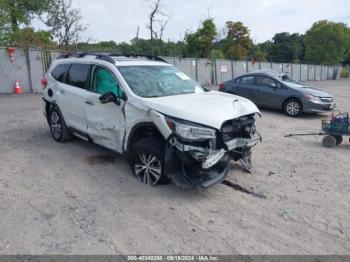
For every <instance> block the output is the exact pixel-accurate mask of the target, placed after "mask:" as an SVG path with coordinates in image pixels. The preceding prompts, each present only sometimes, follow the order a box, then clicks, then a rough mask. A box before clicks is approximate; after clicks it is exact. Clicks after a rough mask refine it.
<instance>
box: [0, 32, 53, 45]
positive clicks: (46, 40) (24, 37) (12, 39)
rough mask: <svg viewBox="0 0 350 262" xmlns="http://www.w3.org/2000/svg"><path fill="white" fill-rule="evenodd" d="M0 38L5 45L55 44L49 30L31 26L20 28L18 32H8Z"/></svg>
mask: <svg viewBox="0 0 350 262" xmlns="http://www.w3.org/2000/svg"><path fill="white" fill-rule="evenodd" d="M0 40H1V41H0V42H1V44H3V45H15V46H17V47H23V48H28V47H33V48H50V47H53V46H54V45H55V44H54V42H53V41H52V36H51V34H50V32H49V31H44V30H39V31H35V30H34V28H31V27H26V28H24V29H18V30H16V32H13V33H9V34H6V35H4V36H3V37H2V39H0Z"/></svg>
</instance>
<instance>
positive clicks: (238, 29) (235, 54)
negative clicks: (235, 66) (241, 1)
mask: <svg viewBox="0 0 350 262" xmlns="http://www.w3.org/2000/svg"><path fill="white" fill-rule="evenodd" d="M226 30H227V36H226V40H225V47H224V52H225V56H226V58H229V59H236V60H244V59H247V58H248V55H249V52H250V49H251V48H252V47H253V42H252V40H251V39H250V36H249V30H248V28H247V27H246V26H244V25H243V23H242V22H232V21H228V22H226Z"/></svg>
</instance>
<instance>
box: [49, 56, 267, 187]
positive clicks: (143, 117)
mask: <svg viewBox="0 0 350 262" xmlns="http://www.w3.org/2000/svg"><path fill="white" fill-rule="evenodd" d="M42 84H43V88H44V93H43V101H44V102H43V111H44V115H45V116H46V118H47V120H48V124H49V126H50V129H51V134H52V136H53V138H54V139H55V140H56V141H58V142H65V141H68V140H70V139H71V138H72V136H76V137H79V138H81V139H84V140H89V141H92V142H94V143H96V144H99V145H101V146H104V147H106V148H109V149H111V150H114V151H116V152H118V153H120V154H124V155H125V156H126V157H127V159H128V161H129V163H130V166H131V169H132V171H133V173H134V174H135V176H136V178H137V179H138V180H139V181H140V182H142V183H145V184H149V185H156V184H159V183H162V182H166V181H169V180H172V181H173V182H174V183H175V184H177V185H181V186H182V187H194V186H202V187H210V186H212V185H214V184H216V183H218V182H220V181H222V180H223V179H224V178H225V177H226V175H227V173H228V164H229V160H230V159H233V160H236V161H237V160H240V161H241V162H242V164H243V166H244V168H245V169H247V170H248V171H249V170H250V168H251V161H250V160H251V147H252V146H254V145H255V144H257V143H258V142H259V141H260V140H261V137H260V135H259V134H258V132H256V130H255V125H254V122H255V119H254V116H255V114H259V115H260V112H259V110H258V109H257V107H256V106H255V105H254V104H253V103H252V102H251V101H249V100H247V99H245V98H242V97H239V96H235V95H231V94H226V93H220V92H215V91H208V90H206V89H204V88H203V87H201V86H200V85H198V84H197V83H196V82H195V81H193V80H192V79H191V78H190V77H188V76H187V75H186V74H184V73H183V72H181V71H179V70H178V69H176V68H175V67H174V66H172V65H170V64H168V63H167V62H166V61H164V60H163V59H161V58H159V57H150V56H139V55H135V54H99V53H68V54H63V55H61V56H60V57H59V58H58V59H56V60H55V61H54V62H53V63H52V65H51V67H50V69H49V70H48V72H47V75H46V78H45V79H43V81H42Z"/></svg>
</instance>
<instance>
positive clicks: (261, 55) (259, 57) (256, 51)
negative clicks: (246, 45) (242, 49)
mask: <svg viewBox="0 0 350 262" xmlns="http://www.w3.org/2000/svg"><path fill="white" fill-rule="evenodd" d="M267 56H268V53H267V52H266V51H264V50H263V49H262V48H261V46H259V45H254V46H253V47H252V48H251V50H250V57H249V58H250V59H251V60H255V61H261V62H264V61H266V60H267Z"/></svg>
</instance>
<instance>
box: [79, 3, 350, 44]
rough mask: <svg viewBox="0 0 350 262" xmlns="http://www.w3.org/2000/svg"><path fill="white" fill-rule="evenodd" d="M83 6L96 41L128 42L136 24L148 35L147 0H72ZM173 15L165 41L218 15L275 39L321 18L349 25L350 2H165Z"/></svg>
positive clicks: (257, 36)
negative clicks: (280, 33)
mask: <svg viewBox="0 0 350 262" xmlns="http://www.w3.org/2000/svg"><path fill="white" fill-rule="evenodd" d="M73 2H74V4H75V5H79V7H80V9H81V11H82V15H83V19H84V22H85V23H86V24H88V25H89V29H88V31H87V32H86V36H89V37H90V38H91V39H92V40H95V41H105V40H114V41H116V42H121V41H126V42H128V41H130V39H132V38H134V37H135V35H136V31H137V26H140V37H143V38H148V37H149V33H148V31H147V29H146V24H147V14H148V12H149V9H148V8H147V2H146V1H145V0H73ZM162 2H163V10H164V12H166V13H169V14H170V15H171V20H170V22H169V24H168V27H167V29H166V32H165V37H164V39H165V40H167V39H170V40H172V41H177V40H179V39H180V34H183V32H184V31H185V29H186V28H190V29H191V30H193V31H195V30H196V29H198V26H199V24H200V21H203V20H204V19H205V18H207V17H208V13H209V15H210V16H211V17H213V18H214V20H215V24H216V25H217V27H218V29H221V28H223V27H224V25H225V22H226V21H228V20H232V21H242V22H243V23H244V24H245V25H246V26H248V27H249V29H250V31H251V37H252V39H253V40H254V41H255V42H258V43H259V42H263V41H265V40H268V39H271V38H272V37H273V36H274V34H275V33H278V32H283V31H287V32H290V33H293V32H299V33H304V32H305V31H306V30H307V29H308V28H309V27H311V25H312V24H313V23H314V22H315V21H318V20H321V19H328V20H332V21H336V22H345V23H347V24H349V25H350V0H162Z"/></svg>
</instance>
